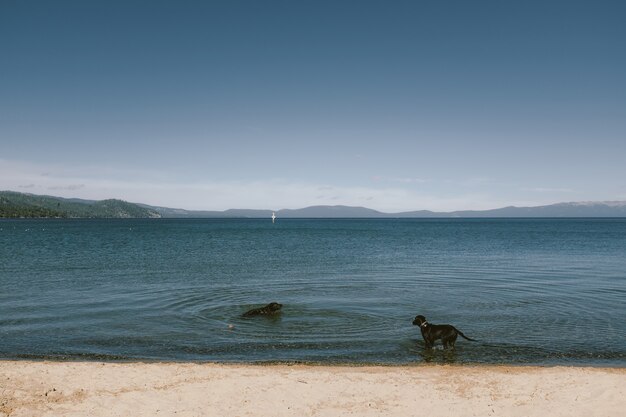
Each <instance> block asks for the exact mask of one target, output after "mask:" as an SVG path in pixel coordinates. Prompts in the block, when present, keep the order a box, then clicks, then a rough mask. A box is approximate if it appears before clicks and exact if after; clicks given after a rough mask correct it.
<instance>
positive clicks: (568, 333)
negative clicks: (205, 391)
mask: <svg viewBox="0 0 626 417" xmlns="http://www.w3.org/2000/svg"><path fill="white" fill-rule="evenodd" d="M270 301H277V302H280V303H282V304H283V305H284V307H283V312H282V314H281V315H280V316H279V317H277V318H264V317H260V318H254V319H244V318H241V317H240V316H241V314H242V313H243V312H245V311H246V310H248V309H249V308H252V307H257V306H261V305H264V304H266V303H269V302H270ZM625 307H626V219H487V220H485V219H437V220H422V219H408V220H396V219H385V220H343V219H342V220H328V219H324V220H304V219H293V220H292V219H290V220H286V219H282V220H281V219H278V220H277V222H276V224H272V223H271V221H268V220H242V219H237V220H234V219H229V220H215V219H209V220H207V219H197V220H178V219H176V220H174V219H172V220H168V219H155V220H3V221H0V357H2V358H58V359H94V360H177V361H179V360H180V361H187V360H191V361H218V362H266V361H269V362H273V361H278V362H282V361H285V362H291V361H298V362H314V363H382V364H413V363H423V362H433V363H449V362H455V363H504V364H568V365H575V364H576V365H592V366H626V308H625ZM417 314H422V315H425V316H426V317H427V318H428V319H429V321H430V322H432V323H450V324H453V325H455V326H456V327H457V328H459V329H460V330H462V331H463V332H464V333H465V334H466V335H468V336H470V337H472V338H475V339H477V340H479V341H478V342H470V341H466V340H464V339H462V338H459V340H458V341H457V347H456V349H455V350H453V351H444V350H442V349H440V348H437V349H434V350H426V349H424V344H423V341H422V338H421V335H420V332H419V328H418V327H417V326H413V325H412V324H411V321H412V320H413V317H414V316H415V315H417Z"/></svg>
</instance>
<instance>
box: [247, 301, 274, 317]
mask: <svg viewBox="0 0 626 417" xmlns="http://www.w3.org/2000/svg"><path fill="white" fill-rule="evenodd" d="M282 307H283V305H282V304H278V303H269V304H268V305H266V306H265V307H261V308H253V309H252V310H250V311H246V312H245V313H243V317H254V316H271V315H273V314H277V313H280V309H281V308H282Z"/></svg>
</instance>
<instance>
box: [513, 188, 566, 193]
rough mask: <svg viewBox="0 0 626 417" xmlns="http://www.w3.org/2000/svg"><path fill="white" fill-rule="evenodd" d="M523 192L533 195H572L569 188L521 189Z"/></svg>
mask: <svg viewBox="0 0 626 417" xmlns="http://www.w3.org/2000/svg"><path fill="white" fill-rule="evenodd" d="M522 190H523V191H532V192H535V193H573V192H574V190H572V189H571V188H552V187H530V188H522Z"/></svg>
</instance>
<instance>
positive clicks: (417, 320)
mask: <svg viewBox="0 0 626 417" xmlns="http://www.w3.org/2000/svg"><path fill="white" fill-rule="evenodd" d="M424 323H426V317H424V316H422V315H419V316H415V319H414V320H413V324H414V325H416V326H421V325H422V324H424Z"/></svg>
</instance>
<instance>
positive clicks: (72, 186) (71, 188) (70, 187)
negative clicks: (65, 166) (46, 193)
mask: <svg viewBox="0 0 626 417" xmlns="http://www.w3.org/2000/svg"><path fill="white" fill-rule="evenodd" d="M84 187H85V184H70V185H66V186H61V185H56V186H53V187H48V190H68V191H75V190H80V189H81V188H84Z"/></svg>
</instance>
